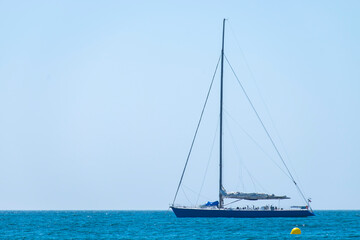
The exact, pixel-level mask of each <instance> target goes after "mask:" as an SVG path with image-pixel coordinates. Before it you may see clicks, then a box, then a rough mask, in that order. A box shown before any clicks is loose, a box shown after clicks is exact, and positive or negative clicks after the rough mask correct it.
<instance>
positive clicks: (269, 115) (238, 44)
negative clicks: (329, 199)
mask: <svg viewBox="0 0 360 240" xmlns="http://www.w3.org/2000/svg"><path fill="white" fill-rule="evenodd" d="M229 26H230V29H231V33H232V34H233V37H234V39H235V42H236V45H237V47H238V48H239V50H240V53H241V56H242V57H243V59H244V62H245V65H246V67H247V69H248V71H249V73H250V77H251V79H252V80H253V81H254V85H255V87H256V90H257V92H258V94H259V96H260V99H261V102H262V104H263V105H264V106H265V110H266V113H267V115H268V117H269V119H270V123H271V125H272V127H273V128H274V130H275V134H276V136H277V137H278V139H279V141H280V146H281V147H282V149H283V150H284V153H285V156H286V158H287V159H288V160H289V161H290V167H291V168H292V171H293V172H294V174H295V177H296V179H297V180H298V184H299V185H301V182H300V178H299V176H298V175H297V173H296V170H295V168H294V166H293V165H292V161H291V158H290V157H289V154H288V153H287V150H286V148H285V144H284V142H283V141H282V139H281V137H280V134H279V131H278V130H277V128H276V125H275V122H274V120H273V118H272V116H271V114H270V111H269V107H268V106H267V104H266V102H265V100H264V97H263V96H262V94H261V91H260V88H259V86H258V84H257V81H256V78H255V75H254V73H253V71H252V70H251V68H250V64H249V62H248V61H247V59H246V57H245V54H244V51H243V50H242V48H241V46H240V42H239V40H238V38H237V36H236V34H235V31H234V29H233V27H232V25H231V22H230V21H229Z"/></svg>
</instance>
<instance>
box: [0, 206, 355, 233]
mask: <svg viewBox="0 0 360 240" xmlns="http://www.w3.org/2000/svg"><path fill="white" fill-rule="evenodd" d="M315 214H316V216H315V217H308V218H271V219H236V218H233V219H229V218H228V219H225V218H223V219H222V218H218V219H216V218H176V217H175V215H174V214H173V213H172V212H171V211H0V239H360V211H315ZM294 227H298V228H300V229H301V231H302V234H301V235H290V231H291V229H292V228H294Z"/></svg>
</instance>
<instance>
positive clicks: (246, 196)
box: [221, 188, 290, 201]
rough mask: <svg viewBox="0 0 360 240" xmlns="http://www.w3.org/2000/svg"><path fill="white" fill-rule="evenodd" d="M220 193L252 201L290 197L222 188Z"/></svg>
mask: <svg viewBox="0 0 360 240" xmlns="http://www.w3.org/2000/svg"><path fill="white" fill-rule="evenodd" d="M221 195H222V196H223V197H225V198H236V199H243V200H253V201H255V200H274V199H290V198H289V197H287V196H276V195H275V194H266V193H244V192H226V190H225V189H224V188H222V189H221Z"/></svg>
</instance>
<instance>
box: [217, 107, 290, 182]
mask: <svg viewBox="0 0 360 240" xmlns="http://www.w3.org/2000/svg"><path fill="white" fill-rule="evenodd" d="M224 110H225V113H226V114H227V115H228V116H229V117H230V119H231V120H233V121H234V122H235V123H236V125H238V127H239V128H240V129H241V131H243V132H244V133H245V134H246V135H247V136H248V137H249V138H250V139H251V141H253V142H254V143H255V145H256V146H257V147H258V148H259V149H260V150H261V151H262V152H263V153H264V154H265V155H266V156H267V157H268V158H269V159H270V160H271V161H272V162H273V163H274V164H275V165H276V166H277V167H278V168H279V169H280V170H281V171H282V172H283V173H284V174H285V176H287V177H288V178H289V179H290V180H292V179H291V178H290V176H289V175H288V174H287V173H286V172H285V171H284V169H282V168H281V167H280V166H279V164H277V163H276V162H275V160H274V159H273V158H272V157H270V154H268V153H267V152H265V150H264V149H263V148H262V147H261V146H260V144H259V143H258V142H256V140H255V139H254V138H253V137H252V136H251V135H250V134H249V133H248V132H247V131H245V129H244V128H242V127H241V125H240V124H239V123H238V122H237V121H236V120H235V119H234V118H233V117H232V116H231V115H230V114H229V112H228V111H227V110H226V109H224Z"/></svg>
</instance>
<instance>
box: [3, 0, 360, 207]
mask: <svg viewBox="0 0 360 240" xmlns="http://www.w3.org/2000/svg"><path fill="white" fill-rule="evenodd" d="M359 12H360V3H359V2H358V1H178V2H177V3H174V2H170V1H3V0H0V163H1V168H0V193H1V197H0V209H167V207H168V204H169V203H171V202H172V199H173V196H174V194H175V190H176V187H177V184H178V180H179V178H180V174H181V171H182V168H183V165H184V162H185V158H186V155H187V151H188V148H189V146H190V143H191V138H192V135H193V133H194V130H195V127H196V123H197V120H198V117H199V114H200V111H201V107H202V104H203V101H204V98H205V95H206V91H207V88H208V85H209V82H210V80H211V77H212V74H213V71H214V68H215V65H216V61H217V59H218V57H219V54H220V47H221V27H222V19H223V18H224V17H226V18H228V19H229V25H228V27H229V28H228V31H227V36H228V38H227V39H228V41H227V45H226V52H227V53H226V54H227V56H228V58H229V60H230V61H231V62H232V64H233V65H234V67H235V68H236V70H237V72H238V75H239V77H240V78H241V80H242V81H243V83H244V85H245V87H246V88H247V89H248V91H249V95H250V96H251V97H252V98H253V99H254V103H255V105H256V106H257V107H258V109H259V112H260V114H261V115H262V116H264V121H265V123H266V124H267V125H269V130H270V132H271V133H272V134H275V136H277V134H276V130H275V128H276V129H277V132H278V133H279V135H280V137H281V140H282V142H283V146H282V145H281V144H280V140H279V138H278V137H275V139H276V141H277V143H278V144H279V145H280V146H281V147H280V148H281V150H282V151H284V149H285V150H286V152H287V154H284V155H285V156H287V157H286V159H287V161H288V162H289V165H291V168H292V169H296V171H295V172H296V176H297V178H298V179H299V180H300V183H301V186H302V187H303V189H304V191H305V193H306V195H307V196H309V197H311V198H312V200H313V207H314V208H315V209H359V205H358V203H359V202H360V193H359V191H358V185H359V184H360V174H359V170H360V161H359V160H360V154H359V150H360V144H359V143H360V137H359V134H360V127H359V122H360V114H359V109H360V95H359V92H360V81H359V80H360V68H359V63H360V47H359V42H360V28H359V26H360V16H359ZM236 39H237V40H236ZM238 45H240V47H241V49H242V51H243V53H244V55H245V57H246V61H244V58H243V57H242V54H241V51H240V49H239V46H238ZM246 62H247V63H248V65H249V66H250V68H251V71H252V73H253V75H254V79H255V81H256V83H257V86H258V88H259V90H260V93H261V95H262V97H263V99H264V101H265V102H266V105H267V108H268V109H269V111H270V113H271V117H272V119H273V122H274V124H275V127H274V126H272V125H271V121H270V120H269V119H270V117H269V116H268V115H267V113H266V108H265V107H264V105H263V103H262V101H260V100H259V99H261V98H259V96H260V95H259V92H258V91H257V90H256V85H255V82H254V79H253V78H252V77H251V73H250V72H249V69H248V68H247V67H246ZM225 70H227V71H228V70H229V69H225ZM230 76H231V74H230V72H229V71H228V72H226V73H225V77H226V78H227V79H230V78H231V77H230ZM216 83H218V82H216ZM229 86H230V85H227V89H228V93H229V95H230V96H235V98H234V99H236V97H238V96H237V95H236V91H238V90H236V89H235V88H236V87H229ZM234 86H235V85H234ZM217 90H218V87H217V86H216V87H214V91H217ZM235 90H236V91H235ZM238 93H239V94H240V91H238ZM212 96H213V97H212V98H211V101H210V103H211V104H212V105H211V106H209V109H211V110H209V111H208V112H207V114H206V116H208V117H209V118H208V119H213V120H212V121H211V120H210V121H209V122H208V123H206V122H205V125H204V126H203V127H202V128H201V129H200V130H201V133H200V138H199V142H197V145H196V146H195V147H196V149H203V150H198V151H197V152H196V151H195V152H194V156H193V158H192V159H191V163H190V164H189V172H187V174H186V175H185V184H189V183H195V182H197V183H199V179H200V182H201V179H202V177H203V174H204V169H205V167H206V162H207V159H208V156H209V146H210V145H211V141H212V137H213V135H214V132H215V129H216V117H215V118H211V116H212V115H215V116H216V111H217V110H218V105H216V104H217V102H216V98H217V96H218V94H217V92H214V94H213V95H212ZM227 96H228V95H227ZM230 96H229V97H226V99H225V101H227V102H225V104H226V108H227V109H229V111H230V109H231V110H236V108H234V107H232V106H233V105H232V104H231V106H230V104H229V102H231V103H232V102H233V101H234V102H235V103H236V101H235V100H231V99H232V98H230ZM241 101H242V100H241V97H239V106H243V108H240V107H239V108H238V110H239V109H243V110H244V111H239V112H238V113H234V115H235V116H237V117H240V120H239V121H240V122H241V121H243V122H241V124H242V126H243V127H249V128H248V129H256V128H258V127H259V126H258V125H257V123H256V122H255V121H252V118H251V112H249V111H248V110H249V109H247V108H246V105H245V104H243V103H244V102H241ZM235 106H237V105H236V104H235ZM248 116H250V117H248ZM247 117H248V118H247ZM214 123H215V124H214ZM229 125H231V122H230V120H229ZM260 130H261V129H260ZM250 132H251V131H250ZM252 133H253V135H254V137H255V138H256V139H257V140H258V141H259V142H260V143H261V144H264V149H265V150H266V151H269V152H270V151H271V149H270V148H269V147H268V146H267V145H266V144H268V143H267V142H266V139H265V138H263V136H262V135H261V134H260V132H258V130H254V131H252ZM201 134H202V135H201ZM207 134H208V135H207ZM225 134H226V133H225ZM232 134H234V135H236V131H235V130H234V132H233V133H232ZM240 135H241V134H240ZM227 136H228V135H227ZM201 138H202V139H203V140H204V141H200V140H201ZM226 141H228V140H226ZM239 141H240V142H241V140H239ZM209 143H210V144H209ZM227 143H229V141H228V142H227ZM244 146H247V147H244ZM252 148H253V147H250V145H249V146H248V145H246V143H245V142H241V143H239V151H240V155H241V157H242V158H243V160H244V161H245V160H246V159H249V158H251V157H249V158H248V156H253V158H254V159H251V160H254V161H250V162H251V163H249V165H247V166H248V168H251V167H253V168H252V170H255V171H256V173H254V175H255V176H256V177H257V178H258V179H261V178H262V177H264V178H266V179H268V180H266V181H265V183H264V184H265V185H266V184H267V182H271V181H273V184H272V185H269V186H270V188H272V187H274V189H275V188H276V185H279V189H281V192H277V193H280V194H288V195H291V194H292V190H289V192H287V189H293V186H292V185H291V182H290V181H288V182H286V184H287V185H286V186H287V187H280V185H281V184H282V183H283V182H282V180H278V179H277V173H272V171H270V167H264V166H265V165H261V164H258V163H257V161H256V160H257V156H256V155H252V154H253V153H252V151H251V150H254V149H252ZM204 149H205V150H204ZM228 149H229V148H228ZM225 150H226V149H225ZM214 151H215V150H214ZM257 151H258V150H257ZM201 154H203V156H205V157H203V156H202V155H201ZM213 154H214V160H212V161H211V164H209V166H210V167H209V173H208V176H207V178H206V179H209V181H210V182H211V181H214V183H213V185H212V183H210V187H209V184H208V185H207V187H209V189H211V188H212V189H213V190H215V191H216V190H217V185H216V184H217V172H216V171H217V170H216V165H217V162H216V161H217V160H216V156H215V155H216V151H215V152H214V153H213ZM270 154H271V153H270ZM228 156H231V151H230V150H229V151H228ZM229 158H231V157H229ZM258 158H261V157H260V156H259V157H258ZM198 159H202V160H201V161H204V160H205V165H202V166H200V164H196V163H197V162H201V161H197V160H198ZM238 163H239V162H238ZM251 164H252V165H251ZM265 164H266V163H265ZM212 165H213V166H215V168H214V169H215V170H210V169H211V166H212ZM229 165H230V161H228V162H227V163H225V166H229ZM234 166H235V165H234ZM266 166H267V165H266ZM269 166H270V165H269ZM232 167H233V166H230V168H232ZM237 169H238V168H237ZM196 174H198V176H196ZM232 174H235V173H232ZM232 174H231V176H232ZM194 175H195V176H194ZM210 179H215V180H210ZM225 180H226V179H225ZM244 181H245V180H244ZM233 183H234V182H232V180H231V179H228V185H227V186H229V188H230V187H236V186H235V185H236V184H233ZM232 185H234V186H232ZM239 186H241V183H240V185H239ZM198 187H199V184H197V185H195V188H198ZM229 190H236V189H229ZM204 191H205V194H204V195H206V194H209V195H211V194H212V192H211V191H210V190H209V192H206V191H207V190H206V187H205V188H204ZM210 197H212V198H211V199H208V200H216V198H217V195H216V193H215V195H211V196H210ZM180 198H181V196H180ZM204 200H205V199H202V200H201V201H204Z"/></svg>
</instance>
